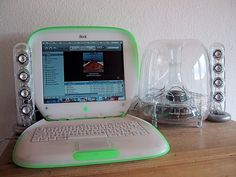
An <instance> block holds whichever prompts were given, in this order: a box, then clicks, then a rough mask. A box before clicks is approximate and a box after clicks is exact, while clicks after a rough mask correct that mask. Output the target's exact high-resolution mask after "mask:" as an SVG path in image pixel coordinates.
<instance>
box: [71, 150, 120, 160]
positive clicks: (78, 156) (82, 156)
mask: <svg viewBox="0 0 236 177" xmlns="http://www.w3.org/2000/svg"><path fill="white" fill-rule="evenodd" d="M119 154H120V153H119V151H118V150H116V149H101V150H92V151H80V152H79V151H75V152H74V153H73V155H72V156H73V158H74V159H75V160H79V161H85V160H102V159H111V158H116V157H118V156H119Z"/></svg>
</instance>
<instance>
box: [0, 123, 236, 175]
mask: <svg viewBox="0 0 236 177" xmlns="http://www.w3.org/2000/svg"><path fill="white" fill-rule="evenodd" d="M159 130H160V131H161V132H162V133H163V134H164V136H165V137H166V139H167V140H168V142H169V144H170V146H171V150H170V152H169V153H168V154H167V155H165V156H163V157H158V158H154V159H148V160H141V161H131V162H122V163H113V164H104V165H92V166H81V167H66V168H50V169H25V168H21V167H18V166H16V165H15V164H13V163H12V160H11V153H12V150H13V147H14V143H15V141H14V140H13V141H11V142H10V143H9V145H8V147H7V148H6V150H5V152H4V153H3V154H2V156H1V159H0V177H9V176H22V177H28V176H31V177H45V176H48V177H66V176H68V177H81V176H87V177H91V176H96V177H124V176H129V177H152V176H153V177H154V176H155V177H236V122H233V121H230V122H226V123H211V122H204V124H203V128H194V127H180V126H171V125H160V126H159Z"/></svg>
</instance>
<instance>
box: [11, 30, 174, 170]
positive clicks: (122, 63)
mask: <svg viewBox="0 0 236 177" xmlns="http://www.w3.org/2000/svg"><path fill="white" fill-rule="evenodd" d="M28 44H29V45H30V47H31V49H32V60H33V73H34V82H35V103H36V105H37V107H38V109H39V111H40V112H41V113H42V115H43V116H44V117H45V120H41V121H39V122H37V123H35V124H34V125H32V126H31V127H29V128H28V129H26V130H25V131H24V132H23V133H22V135H21V136H20V137H19V139H18V141H17V143H16V145H15V148H14V152H13V161H14V162H15V163H16V164H17V165H19V166H22V167H28V168H49V167H65V166H80V165H91V164H102V163H112V162H123V161H130V160H141V159H147V158H152V157H157V156H161V155H164V154H166V153H168V151H169V149H170V148H169V144H168V143H167V141H166V139H165V138H164V137H163V136H162V134H161V133H160V132H159V131H158V130H157V129H156V128H155V127H153V126H152V125H151V124H149V123H147V122H146V121H144V120H142V119H139V118H137V117H134V116H132V115H128V114H126V113H127V110H128V108H129V107H130V105H131V102H132V100H133V98H134V96H135V94H136V91H137V88H138V85H137V82H138V74H139V63H138V53H137V45H136V42H135V39H134V38H133V36H132V34H131V33H129V32H128V31H126V30H124V29H120V28H113V27H50V28H44V29H40V30H38V31H36V32H34V33H33V34H32V35H31V36H30V38H29V41H28Z"/></svg>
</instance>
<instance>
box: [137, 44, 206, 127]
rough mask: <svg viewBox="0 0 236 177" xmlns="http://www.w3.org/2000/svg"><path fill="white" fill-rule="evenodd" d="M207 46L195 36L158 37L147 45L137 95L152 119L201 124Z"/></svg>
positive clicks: (204, 116)
mask: <svg viewBox="0 0 236 177" xmlns="http://www.w3.org/2000/svg"><path fill="white" fill-rule="evenodd" d="M209 71H210V69H209V61H208V55H207V50H206V49H205V47H204V46H203V45H202V44H201V42H200V41H198V40H158V41H154V42H152V43H151V44H149V45H148V47H147V48H146V51H145V53H144V56H143V59H142V65H141V77H140V85H139V98H140V101H141V103H142V104H141V107H142V110H143V111H144V113H146V114H149V115H151V116H152V117H153V123H155V124H156V123H157V122H160V123H190V122H195V123H197V126H201V125H202V120H204V119H205V118H206V117H207V115H208V107H209V98H210V82H209V79H210V78H209V77H210V73H209Z"/></svg>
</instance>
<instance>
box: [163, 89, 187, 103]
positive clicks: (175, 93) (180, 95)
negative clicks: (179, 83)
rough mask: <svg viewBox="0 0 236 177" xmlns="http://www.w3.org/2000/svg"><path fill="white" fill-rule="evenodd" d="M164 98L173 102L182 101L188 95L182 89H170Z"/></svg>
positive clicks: (185, 99)
mask: <svg viewBox="0 0 236 177" xmlns="http://www.w3.org/2000/svg"><path fill="white" fill-rule="evenodd" d="M166 99H167V100H169V101H173V102H184V101H187V99H188V97H187V94H186V93H185V92H184V91H180V90H170V91H168V92H167V94H166Z"/></svg>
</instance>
